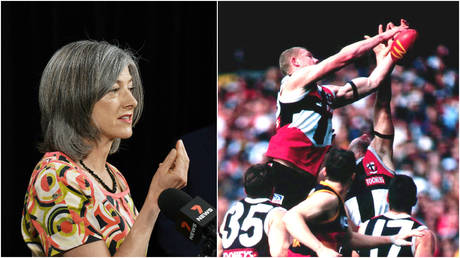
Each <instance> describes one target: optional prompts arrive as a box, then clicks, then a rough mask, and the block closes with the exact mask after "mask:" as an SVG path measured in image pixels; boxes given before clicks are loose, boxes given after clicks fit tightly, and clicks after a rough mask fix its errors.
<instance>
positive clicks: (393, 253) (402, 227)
mask: <svg viewBox="0 0 460 258" xmlns="http://www.w3.org/2000/svg"><path fill="white" fill-rule="evenodd" d="M384 226H385V220H382V219H379V220H377V222H376V223H375V226H374V231H372V235H373V236H381V235H382V231H383V227H384ZM413 226H414V222H413V221H411V220H389V221H388V223H387V226H386V227H387V228H399V231H398V233H397V235H399V234H405V233H409V232H410V231H411V230H412V227H413ZM400 250H401V246H397V245H391V248H390V251H389V252H388V256H387V257H397V256H398V254H399V251H400ZM370 257H378V248H374V249H371V252H370Z"/></svg>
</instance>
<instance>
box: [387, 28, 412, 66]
mask: <svg viewBox="0 0 460 258" xmlns="http://www.w3.org/2000/svg"><path fill="white" fill-rule="evenodd" d="M417 36H418V34H417V31H416V30H414V29H408V30H405V31H402V32H400V33H399V34H398V35H397V36H396V38H395V39H394V40H393V43H392V44H391V50H390V51H391V59H393V61H398V60H400V59H401V58H403V57H404V55H405V54H406V53H407V51H409V49H410V48H411V47H412V46H413V45H414V42H415V40H416V39H417Z"/></svg>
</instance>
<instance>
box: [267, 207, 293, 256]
mask: <svg viewBox="0 0 460 258" xmlns="http://www.w3.org/2000/svg"><path fill="white" fill-rule="evenodd" d="M285 214H286V210H285V209H282V208H275V210H273V211H270V215H269V216H270V217H269V221H268V245H269V246H270V255H271V256H272V257H286V256H287V255H288V249H289V233H288V232H287V230H286V227H285V225H284V223H283V217H284V215H285Z"/></svg>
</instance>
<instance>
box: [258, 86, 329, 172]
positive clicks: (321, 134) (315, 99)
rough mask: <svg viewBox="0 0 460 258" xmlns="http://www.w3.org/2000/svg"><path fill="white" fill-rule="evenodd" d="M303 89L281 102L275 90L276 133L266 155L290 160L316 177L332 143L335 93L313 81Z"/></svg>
mask: <svg viewBox="0 0 460 258" xmlns="http://www.w3.org/2000/svg"><path fill="white" fill-rule="evenodd" d="M283 86H284V85H282V86H281V87H283ZM304 89H305V91H304V93H303V94H301V95H300V96H297V97H295V98H292V99H289V100H288V101H286V100H284V102H281V101H280V93H278V99H277V113H276V116H277V120H276V133H275V135H273V136H272V138H271V139H270V142H269V146H268V150H267V153H266V156H267V157H270V158H277V159H282V160H285V161H289V162H290V163H292V164H294V165H295V166H297V167H298V168H300V169H302V170H304V171H306V172H308V173H310V174H312V175H313V176H316V175H317V173H318V169H319V167H320V166H321V164H322V162H323V160H324V157H325V154H326V152H327V151H328V150H329V148H330V147H331V143H332V135H333V130H332V120H331V119H332V112H333V110H332V107H331V105H332V102H333V100H334V98H335V95H334V93H333V92H332V91H331V90H330V89H328V88H327V86H318V85H316V83H310V84H309V85H306V86H305V87H304ZM280 92H281V91H280Z"/></svg>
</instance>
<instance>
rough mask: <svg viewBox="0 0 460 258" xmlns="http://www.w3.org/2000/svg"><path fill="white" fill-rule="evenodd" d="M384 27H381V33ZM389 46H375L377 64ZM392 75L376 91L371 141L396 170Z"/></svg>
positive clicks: (388, 164)
mask: <svg viewBox="0 0 460 258" xmlns="http://www.w3.org/2000/svg"><path fill="white" fill-rule="evenodd" d="M392 27H393V24H392V23H388V25H387V28H386V29H387V30H389V29H391V28H392ZM381 32H382V28H381V27H380V28H379V33H381ZM392 42H393V41H392V40H391V39H390V40H389V41H388V46H390V47H391V45H392ZM388 51H389V48H387V47H385V46H384V45H383V44H379V45H378V46H376V47H375V48H374V52H375V57H376V61H377V65H378V64H380V63H381V62H382V61H383V60H384V57H385V55H386V54H388ZM391 94H392V93H391V76H390V75H387V76H386V77H385V79H384V80H383V82H382V85H381V86H380V87H379V89H378V90H377V93H376V100H375V104H374V132H375V133H374V135H375V137H374V139H373V140H372V141H371V144H370V145H371V147H372V148H373V149H374V150H375V151H376V152H377V155H378V156H379V157H380V158H381V159H382V161H383V163H384V164H385V165H386V166H387V167H388V168H390V169H392V170H394V165H393V140H394V126H393V121H392V119H391V107H390V102H391Z"/></svg>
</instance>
